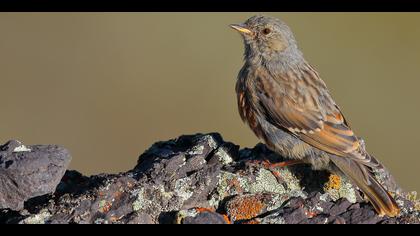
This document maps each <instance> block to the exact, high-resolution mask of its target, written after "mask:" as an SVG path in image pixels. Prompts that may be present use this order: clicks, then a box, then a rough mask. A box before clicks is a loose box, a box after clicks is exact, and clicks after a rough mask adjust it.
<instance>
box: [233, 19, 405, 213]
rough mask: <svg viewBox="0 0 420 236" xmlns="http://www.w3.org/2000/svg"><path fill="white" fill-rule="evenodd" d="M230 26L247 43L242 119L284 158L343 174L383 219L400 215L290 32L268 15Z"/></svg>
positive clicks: (240, 102) (242, 75)
mask: <svg viewBox="0 0 420 236" xmlns="http://www.w3.org/2000/svg"><path fill="white" fill-rule="evenodd" d="M232 27H233V28H235V29H236V30H238V31H239V32H241V34H242V35H243V38H244V43H245V64H244V66H243V67H242V69H241V71H240V72H239V76H238V80H237V84H236V93H237V97H238V109H239V114H240V116H241V118H242V119H243V120H244V121H245V122H246V123H248V125H249V126H250V128H251V129H252V130H253V131H254V133H255V134H256V135H257V136H258V137H259V138H261V139H262V140H264V142H265V143H266V144H267V146H268V147H270V148H271V149H273V150H274V151H276V152H278V153H279V154H280V155H282V156H285V157H287V158H290V159H298V160H303V161H304V162H307V163H310V164H312V165H313V167H314V168H315V169H329V170H332V171H335V172H340V173H342V174H345V175H346V176H347V177H349V178H350V179H351V180H352V181H353V182H354V183H355V184H356V185H357V186H358V187H359V188H360V189H361V190H362V191H363V192H364V193H365V194H366V196H367V197H368V199H369V200H370V201H371V202H372V204H373V206H374V207H375V209H376V210H377V212H378V213H379V214H380V215H388V216H396V215H398V214H399V208H398V206H397V204H396V202H395V200H394V199H393V198H392V197H391V196H390V195H389V193H388V192H387V191H386V190H385V189H384V188H383V187H382V186H381V185H380V184H379V183H378V181H377V180H376V179H375V177H374V175H373V173H372V170H373V169H374V168H382V165H381V164H380V163H379V162H378V161H377V160H376V159H375V158H374V157H373V156H371V155H369V153H368V152H367V151H366V150H365V148H364V145H361V140H360V139H359V138H358V137H357V136H356V135H355V134H354V132H353V131H352V130H351V128H350V126H349V124H348V122H347V121H346V119H345V118H344V115H343V114H342V112H341V110H340V108H339V107H338V105H337V104H336V103H335V102H334V100H333V99H332V97H331V95H330V93H329V91H328V89H327V86H326V85H325V83H324V81H322V79H321V78H320V76H319V74H318V73H317V71H316V70H315V69H314V68H313V67H312V66H311V65H310V64H309V63H308V62H307V61H306V60H305V59H304V57H303V55H302V53H301V51H300V50H299V49H298V47H297V43H296V40H295V38H294V36H293V34H292V32H291V31H290V29H289V27H288V26H287V25H286V24H285V23H283V22H282V21H280V20H278V19H275V18H271V17H265V16H254V17H252V18H250V19H248V20H247V21H246V22H245V23H244V24H241V25H232Z"/></svg>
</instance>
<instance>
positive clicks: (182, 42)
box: [0, 13, 420, 190]
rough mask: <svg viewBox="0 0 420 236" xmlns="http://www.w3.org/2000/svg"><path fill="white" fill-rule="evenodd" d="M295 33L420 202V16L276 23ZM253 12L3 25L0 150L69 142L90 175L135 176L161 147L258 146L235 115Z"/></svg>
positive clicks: (351, 116)
mask: <svg viewBox="0 0 420 236" xmlns="http://www.w3.org/2000/svg"><path fill="white" fill-rule="evenodd" d="M267 14H268V15H272V16H276V17H279V18H281V19H283V20H284V21H286V22H287V23H288V24H289V25H290V27H291V28H292V30H293V31H294V32H295V35H296V38H297V40H298V42H299V45H300V48H301V49H302V50H303V52H304V54H305V56H306V58H307V60H308V61H310V62H311V64H313V65H314V66H315V67H316V68H317V69H318V71H319V72H320V74H321V76H322V78H323V79H324V80H325V81H326V83H327V85H328V87H329V88H330V90H331V92H332V94H333V96H334V98H335V100H336V101H337V103H338V104H339V105H340V106H341V107H342V108H343V111H344V113H345V115H346V116H347V119H348V120H349V121H350V123H351V125H352V128H353V129H354V130H355V131H356V133H357V134H358V135H360V136H363V137H364V138H365V140H366V142H367V146H368V150H369V151H370V152H371V153H372V154H374V155H375V156H376V157H378V158H379V159H380V160H382V162H383V163H384V164H385V165H386V166H388V167H389V169H390V170H391V171H392V172H393V173H394V175H395V176H396V178H397V180H398V181H399V182H400V183H401V185H402V186H403V187H404V188H405V189H407V190H420V182H419V177H420V171H419V169H418V168H419V164H420V158H418V151H417V146H419V145H420V144H419V143H418V141H419V138H418V136H419V133H420V126H419V123H418V122H419V120H420V119H419V118H420V105H419V102H420V92H419V91H418V90H419V89H418V88H419V85H420V78H419V74H420V71H419V68H420V27H419V25H420V14H418V13H267ZM252 15H254V13H0V86H1V90H0V101H1V106H0V109H1V114H0V142H1V143H4V142H6V141H7V140H9V139H19V140H21V141H23V142H24V143H26V144H60V145H63V146H65V147H67V148H68V149H69V150H70V151H71V153H72V155H73V161H72V164H71V168H74V169H77V170H79V171H82V172H83V173H84V174H95V173H100V172H119V171H125V170H128V169H130V168H132V167H133V166H134V165H135V163H136V161H137V157H138V155H139V154H141V153H142V152H143V151H144V150H145V149H146V148H147V147H149V146H150V145H151V144H152V143H153V142H155V141H158V140H167V139H170V138H174V137H177V136H179V135H181V134H191V133H197V132H212V131H217V132H220V133H221V134H222V135H223V137H224V138H225V139H226V140H229V141H233V142H235V143H237V144H240V145H241V146H242V147H245V146H254V145H255V144H256V143H257V142H258V140H257V139H256V138H255V137H254V135H253V134H252V133H251V131H250V130H249V129H248V127H247V126H245V125H244V124H243V123H242V122H241V120H240V118H239V115H238V113H237V110H236V97H235V93H234V84H235V80H236V75H237V73H238V70H239V69H240V67H241V66H242V55H243V45H242V40H241V38H240V36H239V34H238V33H236V32H234V31H233V30H231V29H230V28H229V27H228V24H230V23H240V22H243V21H244V20H246V19H247V18H248V17H250V16H252Z"/></svg>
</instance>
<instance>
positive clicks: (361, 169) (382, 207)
mask: <svg viewBox="0 0 420 236" xmlns="http://www.w3.org/2000/svg"><path fill="white" fill-rule="evenodd" d="M331 161H332V162H333V163H334V164H335V165H336V166H337V167H338V169H340V170H341V171H342V172H343V173H344V174H345V175H346V176H347V177H349V178H350V179H351V180H352V181H353V182H354V184H356V185H357V187H359V188H360V189H361V190H362V192H363V193H364V194H365V195H366V196H367V198H368V199H369V201H370V202H371V203H372V205H373V207H374V208H375V210H376V211H377V213H378V214H379V215H381V216H384V215H387V216H389V217H395V216H397V215H398V214H399V213H400V208H399V207H398V204H397V203H396V201H395V199H394V198H393V197H392V196H391V195H390V194H389V193H388V191H387V190H386V189H385V188H384V187H383V186H382V185H381V184H380V183H379V182H378V181H377V180H376V178H375V176H374V175H373V173H372V172H371V171H370V170H369V169H368V167H366V166H364V165H363V164H361V163H358V162H356V161H354V160H351V159H349V158H345V157H338V156H331Z"/></svg>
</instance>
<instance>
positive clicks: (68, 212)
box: [0, 133, 420, 224]
mask: <svg viewBox="0 0 420 236" xmlns="http://www.w3.org/2000/svg"><path fill="white" fill-rule="evenodd" d="M264 158H265V159H268V160H271V161H272V162H277V161H282V160H283V159H282V157H280V156H278V155H276V154H274V153H272V152H271V151H269V150H268V149H267V148H266V147H265V146H264V145H262V144H258V145H257V146H255V147H254V148H252V149H248V148H245V149H242V150H239V147H238V146H237V145H234V144H232V143H229V142H225V141H223V139H222V137H221V136H220V135H219V134H216V133H212V134H196V135H186V136H181V137H179V138H177V139H174V140H169V141H165V142H158V143H155V144H154V145H153V146H152V147H150V148H149V149H148V150H147V151H146V152H145V153H143V154H142V155H141V156H140V158H139V161H138V164H137V166H136V167H135V168H134V169H133V170H130V171H128V172H126V173H120V174H114V175H109V174H102V175H97V176H91V177H85V176H83V175H81V174H80V173H78V172H76V171H67V172H66V174H65V176H64V177H63V179H62V181H61V182H60V184H59V185H58V187H57V189H56V191H55V193H54V194H49V195H44V196H40V197H37V198H32V199H30V200H28V201H27V202H26V203H25V208H24V209H23V210H20V211H13V210H10V209H3V210H0V223H23V224H34V223H97V224H104V223H115V224H121V223H126V224H139V223H143V224H154V223H161V224H167V223H180V224H204V223H208V224H227V223H234V224H285V223H316V224H349V223H380V224H385V223H420V220H419V213H420V203H419V201H417V200H416V196H415V194H414V193H403V192H402V191H401V190H399V189H398V188H397V187H395V188H394V189H391V190H392V191H396V192H397V193H396V199H397V201H398V203H399V204H400V205H401V208H402V213H401V215H400V216H399V217H397V218H388V217H378V216H377V215H376V214H375V212H374V210H373V208H372V207H371V205H370V204H368V203H366V202H365V201H364V200H363V198H362V195H361V194H360V192H359V191H358V190H357V189H355V188H354V187H353V186H352V185H351V184H350V183H348V182H347V181H346V180H345V179H343V178H339V177H337V176H334V175H330V174H329V173H327V172H325V171H313V170H311V168H310V167H309V166H307V165H295V166H289V167H284V168H281V169H278V174H277V175H274V174H273V172H272V171H269V170H267V169H265V168H264V167H263V165H261V164H258V163H257V162H256V161H255V160H262V159H264ZM378 175H380V176H381V177H384V176H385V177H384V178H385V179H384V181H385V182H387V181H388V182H391V183H390V184H388V185H389V186H393V182H392V181H391V180H390V179H388V177H387V176H389V175H388V174H387V173H378ZM391 188H392V187H391Z"/></svg>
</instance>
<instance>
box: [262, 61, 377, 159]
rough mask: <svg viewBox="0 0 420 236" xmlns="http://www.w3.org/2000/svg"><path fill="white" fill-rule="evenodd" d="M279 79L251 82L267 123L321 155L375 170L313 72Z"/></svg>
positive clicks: (269, 78) (263, 74) (307, 69)
mask: <svg viewBox="0 0 420 236" xmlns="http://www.w3.org/2000/svg"><path fill="white" fill-rule="evenodd" d="M283 76H284V77H282V78H281V77H277V78H276V77H273V76H272V75H268V74H265V73H259V77H258V78H257V79H256V81H255V90H256V91H255V92H256V94H257V96H258V98H259V99H258V100H259V104H258V107H259V109H258V110H259V112H261V113H262V115H263V116H264V117H265V118H266V119H267V121H269V122H270V123H272V124H273V125H274V126H276V127H278V128H281V129H283V130H288V131H289V132H291V133H292V134H293V135H295V136H296V137H298V138H300V139H301V140H303V141H304V142H306V143H308V144H310V145H312V146H314V147H316V148H318V149H321V150H323V151H325V152H328V153H331V154H335V155H337V156H341V157H350V158H352V159H354V160H356V161H358V162H359V163H363V164H364V165H367V166H372V167H376V166H378V163H377V161H376V160H375V158H373V157H372V156H370V155H369V154H368V153H367V152H366V151H365V150H364V148H362V147H361V144H360V141H359V140H358V138H357V136H356V135H355V134H354V132H353V131H352V130H351V128H350V127H349V125H348V124H347V122H346V120H345V118H344V116H343V114H342V112H341V111H340V108H339V107H338V106H337V105H336V104H335V102H334V101H333V99H332V98H331V95H330V94H329V92H328V89H327V87H326V85H325V83H324V82H323V81H322V80H321V79H320V78H319V77H318V74H317V73H316V72H315V70H313V69H312V68H311V67H308V68H306V69H304V70H302V71H300V73H290V74H287V75H283ZM291 76H297V77H299V78H294V79H292V77H291ZM264 77H265V78H264ZM292 81H293V82H292Z"/></svg>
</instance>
